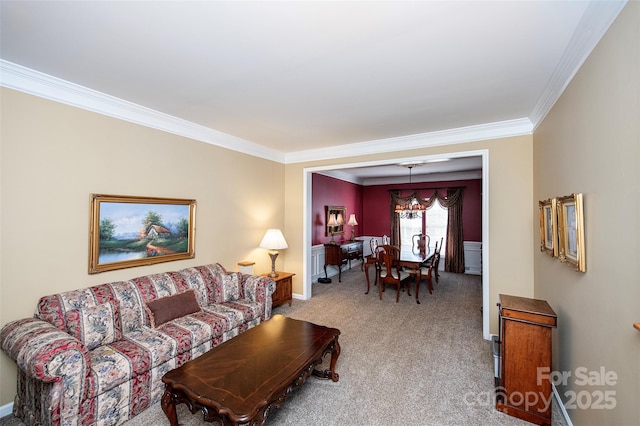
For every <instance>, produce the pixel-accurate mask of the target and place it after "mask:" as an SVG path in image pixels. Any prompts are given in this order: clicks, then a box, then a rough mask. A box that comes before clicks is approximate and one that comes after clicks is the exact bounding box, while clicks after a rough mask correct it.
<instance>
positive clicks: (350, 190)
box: [311, 173, 364, 245]
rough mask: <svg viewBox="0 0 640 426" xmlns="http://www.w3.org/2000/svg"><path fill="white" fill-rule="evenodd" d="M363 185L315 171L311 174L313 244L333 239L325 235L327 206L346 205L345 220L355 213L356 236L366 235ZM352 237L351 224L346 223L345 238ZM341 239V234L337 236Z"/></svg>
mask: <svg viewBox="0 0 640 426" xmlns="http://www.w3.org/2000/svg"><path fill="white" fill-rule="evenodd" d="M362 188H363V187H362V186H360V185H356V184H355V183H350V182H345V181H342V180H340V179H335V178H332V177H328V176H323V175H320V174H317V173H313V174H312V176H311V193H312V194H313V195H312V201H311V214H312V215H313V216H312V221H311V244H312V245H316V244H324V243H328V242H329V241H330V240H331V237H325V235H324V234H325V231H326V229H327V228H326V227H327V224H326V218H325V210H324V208H325V206H344V207H345V208H346V209H347V216H346V217H345V218H344V220H345V221H347V220H349V215H351V214H352V213H355V215H356V220H357V221H358V225H357V226H356V227H355V235H356V237H357V236H359V235H364V234H363V233H362V223H363V219H362V198H363V197H362ZM350 237H351V226H349V225H347V224H346V223H345V225H344V238H345V239H349V238H350ZM335 239H336V240H340V239H341V238H340V235H336V236H335Z"/></svg>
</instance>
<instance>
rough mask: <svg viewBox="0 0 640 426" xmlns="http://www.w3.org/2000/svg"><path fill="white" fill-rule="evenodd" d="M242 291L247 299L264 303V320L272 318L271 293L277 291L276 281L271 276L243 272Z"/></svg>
mask: <svg viewBox="0 0 640 426" xmlns="http://www.w3.org/2000/svg"><path fill="white" fill-rule="evenodd" d="M241 282H242V284H241V285H242V291H243V292H244V297H245V299H248V300H251V301H252V302H258V303H261V304H264V314H263V315H262V320H263V321H264V320H268V319H269V318H271V307H272V300H271V295H272V294H273V292H274V291H276V282H275V281H274V280H273V279H272V278H270V277H263V276H258V275H249V274H242V280H241Z"/></svg>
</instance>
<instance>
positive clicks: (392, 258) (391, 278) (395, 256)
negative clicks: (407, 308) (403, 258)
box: [378, 244, 409, 303]
mask: <svg viewBox="0 0 640 426" xmlns="http://www.w3.org/2000/svg"><path fill="white" fill-rule="evenodd" d="M379 256H380V269H379V270H378V277H379V282H378V293H379V295H380V300H382V291H383V290H384V286H385V285H387V284H392V285H395V286H396V287H397V291H396V303H398V301H399V300H400V289H401V287H402V281H404V280H405V279H407V278H408V277H409V273H408V272H406V271H403V270H402V269H401V268H400V266H399V261H400V249H399V248H398V247H395V246H391V245H388V244H385V245H383V246H382V250H381V251H380V252H379Z"/></svg>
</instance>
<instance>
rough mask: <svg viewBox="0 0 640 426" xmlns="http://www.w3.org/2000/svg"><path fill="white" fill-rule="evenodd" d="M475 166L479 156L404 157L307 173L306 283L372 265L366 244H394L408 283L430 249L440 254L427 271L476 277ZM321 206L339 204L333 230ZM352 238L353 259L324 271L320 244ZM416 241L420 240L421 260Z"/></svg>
mask: <svg viewBox="0 0 640 426" xmlns="http://www.w3.org/2000/svg"><path fill="white" fill-rule="evenodd" d="M482 167H483V158H482V156H481V155H472V156H463V157H458V158H456V157H454V158H442V157H441V158H436V159H433V158H430V159H409V160H407V159H404V160H403V161H398V162H396V163H392V164H384V165H383V167H379V166H368V167H367V166H361V167H353V168H347V169H344V168H343V169H340V170H321V171H317V172H313V173H311V175H310V180H311V182H310V191H309V194H310V204H311V205H310V212H311V218H310V231H311V238H310V243H311V248H310V256H309V258H310V261H309V265H308V269H309V275H310V277H311V282H313V283H316V282H322V281H325V282H326V280H327V279H328V280H331V278H332V277H333V276H336V279H338V276H339V274H340V272H341V271H342V270H344V269H350V268H354V267H358V268H359V269H365V268H364V266H372V265H373V263H374V262H375V261H376V260H374V259H375V253H374V251H375V247H374V246H373V245H372V242H375V244H376V245H377V246H381V245H383V243H389V244H390V245H392V246H397V247H398V248H399V249H400V250H399V253H401V254H402V256H401V257H402V258H403V259H402V262H403V263H404V264H403V265H402V266H401V267H402V269H406V270H407V271H408V272H410V273H411V274H412V277H411V280H410V281H411V282H415V280H416V272H417V271H420V270H422V271H423V272H425V275H426V274H428V272H429V266H428V263H429V262H430V261H431V260H432V257H433V254H434V253H435V252H436V250H437V251H438V252H439V257H440V259H439V262H438V265H437V266H436V267H435V270H433V266H432V267H431V268H432V270H433V275H434V276H437V273H438V272H444V271H445V270H446V271H449V272H454V273H466V274H473V275H480V276H482V274H483V271H482V235H483V229H482V228H483V220H482V217H483V213H484V212H483V179H482V178H483V171H482ZM327 208H340V209H344V210H340V217H341V218H342V223H340V224H338V225H339V226H338V227H335V225H336V223H335V222H332V223H330V222H331V219H332V218H331V216H330V215H327ZM354 222H355V223H354ZM448 234H449V235H448ZM354 239H355V240H358V241H362V256H361V260H356V261H355V263H354V262H351V261H349V262H345V264H340V268H338V267H337V265H330V266H329V267H328V268H326V269H327V270H326V271H325V267H324V266H325V259H324V256H325V245H329V244H330V245H335V244H337V245H339V246H340V245H341V244H345V243H350V242H351V241H353V240H354ZM419 244H422V245H423V247H422V251H423V253H422V254H423V257H422V258H420V250H421V249H420V248H419V247H418V245H419ZM436 246H437V247H436ZM425 254H426V256H425ZM372 255H373V257H372ZM408 257H412V259H410V260H408ZM359 261H362V262H363V265H362V267H360V266H358V265H359V264H358V262H359ZM370 269H371V270H370V271H369V273H370V276H369V277H368V278H370V279H368V280H363V282H367V287H369V288H374V289H375V284H374V281H377V275H376V276H374V275H373V274H372V272H373V268H370ZM376 274H377V273H376ZM363 278H366V277H363ZM418 279H419V280H420V278H418ZM433 279H434V277H431V280H433ZM421 281H422V283H423V284H422V289H421V291H422V292H423V296H422V297H425V296H424V292H425V291H427V290H429V289H431V290H433V284H432V283H430V280H428V279H425V277H422V280H421ZM425 283H426V285H425ZM418 288H420V287H418ZM411 289H412V291H413V292H414V293H413V294H414V297H415V295H416V294H415V293H416V287H414V286H413V285H412V286H411ZM363 291H367V289H366V288H364V289H363ZM410 291H411V290H410ZM416 301H419V298H417V299H416Z"/></svg>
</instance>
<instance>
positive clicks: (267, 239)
mask: <svg viewBox="0 0 640 426" xmlns="http://www.w3.org/2000/svg"><path fill="white" fill-rule="evenodd" d="M288 247H289V246H288V245H287V241H286V240H285V239H284V235H282V231H281V230H279V229H275V228H272V229H267V232H266V233H265V234H264V237H263V238H262V241H261V242H260V248H263V249H266V250H269V257H271V273H270V274H269V276H270V277H271V278H275V277H277V276H278V275H279V274H278V273H277V272H276V258H277V257H278V250H282V249H286V248H288Z"/></svg>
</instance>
